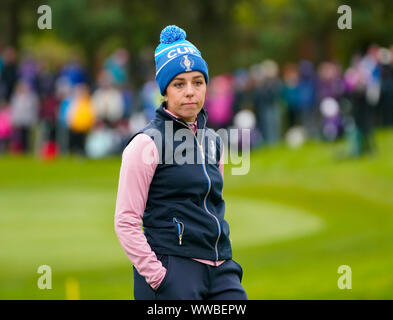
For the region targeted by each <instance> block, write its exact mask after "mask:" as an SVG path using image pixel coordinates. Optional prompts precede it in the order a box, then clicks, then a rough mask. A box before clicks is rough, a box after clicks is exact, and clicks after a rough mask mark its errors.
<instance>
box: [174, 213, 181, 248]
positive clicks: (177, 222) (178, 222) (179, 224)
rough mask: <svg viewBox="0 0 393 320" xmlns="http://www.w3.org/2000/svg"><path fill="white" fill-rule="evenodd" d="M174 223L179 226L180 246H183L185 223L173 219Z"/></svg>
mask: <svg viewBox="0 0 393 320" xmlns="http://www.w3.org/2000/svg"><path fill="white" fill-rule="evenodd" d="M173 223H176V224H177V234H178V236H179V246H181V244H182V239H183V232H184V223H183V222H180V221H178V220H177V219H176V218H173Z"/></svg>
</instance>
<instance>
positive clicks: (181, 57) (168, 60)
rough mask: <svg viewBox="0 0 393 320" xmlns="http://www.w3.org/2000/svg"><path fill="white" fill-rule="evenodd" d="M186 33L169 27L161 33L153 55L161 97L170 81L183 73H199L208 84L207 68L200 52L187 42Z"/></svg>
mask: <svg viewBox="0 0 393 320" xmlns="http://www.w3.org/2000/svg"><path fill="white" fill-rule="evenodd" d="M186 36H187V35H186V32H185V31H184V30H183V29H181V28H179V27H178V26H175V25H171V26H167V27H165V28H164V29H163V30H162V31H161V35H160V44H159V45H158V46H157V48H156V51H155V53H154V58H155V61H156V81H157V83H158V86H159V87H160V92H161V95H164V92H165V90H166V88H167V86H168V84H169V83H170V82H171V81H172V79H173V78H174V77H175V76H176V75H178V74H179V73H183V72H191V71H200V72H202V73H203V75H204V76H205V80H206V84H207V83H208V82H209V72H208V66H207V63H206V61H205V60H203V58H202V55H201V53H200V51H199V50H198V49H197V48H196V47H195V46H194V45H193V44H192V43H191V42H189V41H188V40H186Z"/></svg>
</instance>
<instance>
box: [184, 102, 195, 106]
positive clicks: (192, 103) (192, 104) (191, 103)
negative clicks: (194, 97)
mask: <svg viewBox="0 0 393 320" xmlns="http://www.w3.org/2000/svg"><path fill="white" fill-rule="evenodd" d="M194 105H196V102H189V103H183V106H194Z"/></svg>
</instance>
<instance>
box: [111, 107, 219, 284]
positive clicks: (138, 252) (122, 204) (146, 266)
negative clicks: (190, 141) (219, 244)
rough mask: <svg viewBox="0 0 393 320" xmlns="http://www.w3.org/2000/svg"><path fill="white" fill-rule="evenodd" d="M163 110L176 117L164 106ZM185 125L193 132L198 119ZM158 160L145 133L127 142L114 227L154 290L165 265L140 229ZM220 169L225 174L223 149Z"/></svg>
mask: <svg viewBox="0 0 393 320" xmlns="http://www.w3.org/2000/svg"><path fill="white" fill-rule="evenodd" d="M164 110H165V111H167V112H168V113H170V114H171V115H172V116H174V117H176V118H177V116H176V115H174V114H173V113H171V112H170V111H168V110H167V109H164ZM188 125H189V127H190V128H191V129H192V130H193V131H194V133H196V130H197V120H195V122H188ZM158 162H159V153H158V150H157V147H156V145H155V143H154V141H153V140H152V138H151V137H150V136H148V135H147V134H144V133H141V134H138V135H137V136H136V137H135V138H134V139H133V140H132V141H131V142H130V143H129V144H128V145H127V147H126V148H125V149H124V151H123V154H122V163H121V168H120V177H119V186H118V192H117V200H116V213H115V231H116V234H117V236H118V238H119V241H120V244H121V245H122V247H123V249H124V251H125V253H126V255H127V256H128V258H129V259H130V261H131V263H132V264H133V265H134V267H135V268H136V270H137V271H138V273H139V274H140V275H141V276H143V277H145V279H146V282H147V283H149V284H150V286H151V287H152V288H153V289H154V290H156V289H157V288H158V287H159V286H160V284H161V282H162V280H163V279H164V277H165V274H166V268H165V267H164V266H163V265H162V263H161V261H160V260H158V259H157V256H156V254H155V253H154V251H153V250H152V249H151V247H150V245H149V244H148V242H147V239H146V237H145V235H144V233H143V230H142V218H143V213H144V211H145V207H146V201H147V197H148V193H149V187H150V183H151V181H152V179H153V176H154V172H155V170H156V168H157V164H158ZM219 170H220V172H221V175H222V176H224V162H223V153H222V155H221V158H220V160H219ZM193 259H194V260H196V261H199V262H201V263H205V264H208V265H211V266H219V265H220V264H222V263H223V262H224V261H225V260H220V261H210V260H203V259H196V258H193Z"/></svg>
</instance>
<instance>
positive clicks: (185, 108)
mask: <svg viewBox="0 0 393 320" xmlns="http://www.w3.org/2000/svg"><path fill="white" fill-rule="evenodd" d="M205 96H206V81H205V77H204V76H203V74H202V73H201V72H199V71H192V72H183V73H179V74H178V75H177V76H176V77H175V78H173V80H172V81H171V82H170V83H169V85H168V87H167V88H166V94H165V101H166V102H167V108H168V110H169V111H171V112H173V113H174V114H175V115H177V116H179V117H181V118H182V119H183V120H184V121H195V119H196V116H197V114H198V113H199V111H201V109H202V107H203V104H204V103H205Z"/></svg>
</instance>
